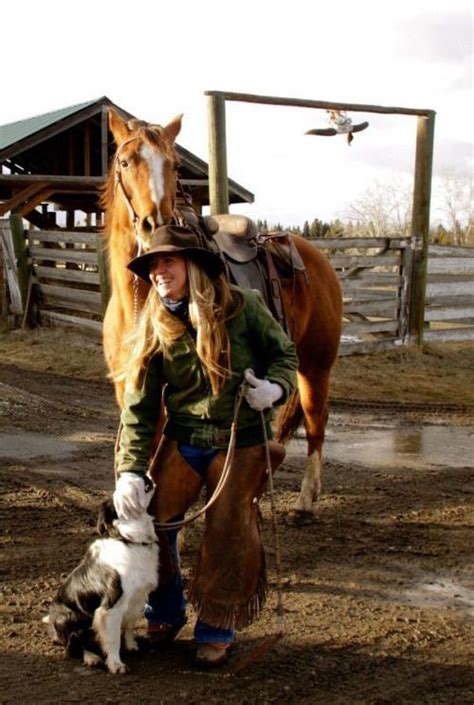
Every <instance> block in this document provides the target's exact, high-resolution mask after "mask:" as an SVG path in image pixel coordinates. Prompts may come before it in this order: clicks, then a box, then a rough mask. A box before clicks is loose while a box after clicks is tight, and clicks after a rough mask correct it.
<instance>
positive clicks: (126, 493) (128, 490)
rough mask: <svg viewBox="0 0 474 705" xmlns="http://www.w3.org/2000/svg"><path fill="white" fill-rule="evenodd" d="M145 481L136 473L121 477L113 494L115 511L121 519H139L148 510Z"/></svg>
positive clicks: (124, 474)
mask: <svg viewBox="0 0 474 705" xmlns="http://www.w3.org/2000/svg"><path fill="white" fill-rule="evenodd" d="M145 495H146V493H145V479H144V477H143V475H138V474H137V473H135V472H122V473H120V475H119V478H118V480H117V483H116V485H115V492H114V494H113V502H114V506H115V511H116V512H117V515H118V518H119V519H124V520H125V521H128V520H130V519H137V518H138V517H139V516H140V514H142V512H143V511H144V510H145V509H146V506H147V502H146V497H145Z"/></svg>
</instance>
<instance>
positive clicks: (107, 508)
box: [97, 499, 118, 537]
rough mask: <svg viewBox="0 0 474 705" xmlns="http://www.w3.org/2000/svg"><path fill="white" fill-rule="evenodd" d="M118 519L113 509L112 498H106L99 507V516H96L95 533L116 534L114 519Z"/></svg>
mask: <svg viewBox="0 0 474 705" xmlns="http://www.w3.org/2000/svg"><path fill="white" fill-rule="evenodd" d="M116 519H118V516H117V512H116V511H115V507H114V503H113V500H112V499H108V500H106V501H105V502H102V504H101V505H100V507H99V516H98V518H97V533H98V534H99V536H103V537H106V536H113V535H114V534H115V535H117V531H116V529H115V528H114V521H115V520H116Z"/></svg>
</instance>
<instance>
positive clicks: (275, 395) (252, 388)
mask: <svg viewBox="0 0 474 705" xmlns="http://www.w3.org/2000/svg"><path fill="white" fill-rule="evenodd" d="M244 379H245V381H246V382H247V384H246V385H245V387H244V397H245V399H246V400H247V404H248V405H249V406H250V407H251V408H252V409H254V410H255V411H263V410H264V409H269V408H270V407H271V406H273V404H274V403H275V402H276V401H278V399H280V397H281V396H282V395H283V389H282V388H281V387H280V385H279V384H276V383H275V382H270V381H269V380H268V379H258V377H255V375H254V373H253V370H245V372H244Z"/></svg>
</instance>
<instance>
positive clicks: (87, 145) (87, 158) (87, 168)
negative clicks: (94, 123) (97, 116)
mask: <svg viewBox="0 0 474 705" xmlns="http://www.w3.org/2000/svg"><path fill="white" fill-rule="evenodd" d="M90 175H91V126H90V123H89V122H86V123H85V125H84V176H90Z"/></svg>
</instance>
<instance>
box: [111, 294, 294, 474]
mask: <svg viewBox="0 0 474 705" xmlns="http://www.w3.org/2000/svg"><path fill="white" fill-rule="evenodd" d="M239 291H240V292H241V294H242V296H243V298H244V307H243V309H242V311H241V312H240V313H239V314H238V315H237V316H236V317H235V318H232V319H231V320H230V321H229V322H228V323H227V331H228V334H229V339H230V349H231V361H230V362H231V369H232V371H233V375H232V377H231V378H230V379H228V380H226V382H225V383H224V385H223V388H222V390H221V392H220V393H219V394H218V395H217V396H214V395H213V394H212V391H211V388H210V383H209V380H208V377H207V374H206V372H205V370H204V368H203V366H202V364H201V361H200V360H199V358H198V355H197V352H196V346H195V342H194V340H193V338H192V336H191V335H190V333H188V332H187V331H186V332H185V333H183V335H182V336H181V337H180V338H179V339H178V340H177V341H176V342H175V343H174V344H173V346H172V348H171V350H170V351H169V353H168V354H167V355H163V354H162V353H158V354H156V355H155V356H154V357H153V358H152V359H151V360H150V362H149V364H148V367H147V370H146V373H145V375H144V380H143V384H142V387H141V388H140V389H139V390H135V391H130V390H129V391H126V393H125V406H124V410H123V412H122V416H121V421H122V433H121V438H120V446H119V451H118V457H117V468H118V472H124V471H128V472H130V471H131V472H139V473H144V472H146V470H147V468H148V462H149V454H150V447H151V443H152V440H153V437H154V434H155V429H156V426H157V423H158V419H159V414H160V400H161V392H162V389H163V386H164V404H165V407H166V412H167V421H166V424H165V428H164V433H165V435H166V436H168V437H170V438H174V439H176V440H177V441H179V442H181V443H188V444H190V445H196V446H201V447H214V448H226V447H227V445H228V441H229V437H230V427H231V424H232V420H233V416H234V403H235V398H236V395H237V392H238V390H239V386H240V384H241V382H242V380H243V373H244V371H245V370H246V369H247V368H252V369H253V370H254V372H255V374H256V376H257V377H259V378H262V379H263V378H265V379H269V380H270V381H271V382H277V383H278V384H279V385H280V386H281V387H282V388H283V396H282V397H281V399H280V400H279V402H278V404H282V403H284V402H285V401H286V400H287V399H288V397H289V395H290V393H291V392H292V390H293V388H294V385H295V382H296V370H297V367H298V359H297V356H296V350H295V346H294V344H293V343H292V342H291V341H290V339H289V338H288V336H287V335H286V333H285V332H284V330H283V329H282V328H281V326H280V325H279V323H277V321H276V320H275V319H274V318H273V316H272V315H271V313H270V311H269V310H268V308H267V306H266V305H265V303H264V301H263V299H262V297H261V295H260V294H259V293H258V292H256V291H252V290H249V289H239ZM272 415H273V414H272V411H271V410H269V411H268V412H266V414H265V416H266V421H267V433H268V435H269V437H270V438H271V428H270V421H271V418H272ZM262 442H263V431H262V428H261V418H260V413H259V412H256V411H254V410H253V409H251V408H250V406H249V405H248V404H247V402H246V401H245V399H244V400H243V401H242V404H241V407H240V413H239V417H238V432H237V441H236V445H237V446H239V447H243V446H250V445H256V444H257V443H262Z"/></svg>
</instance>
